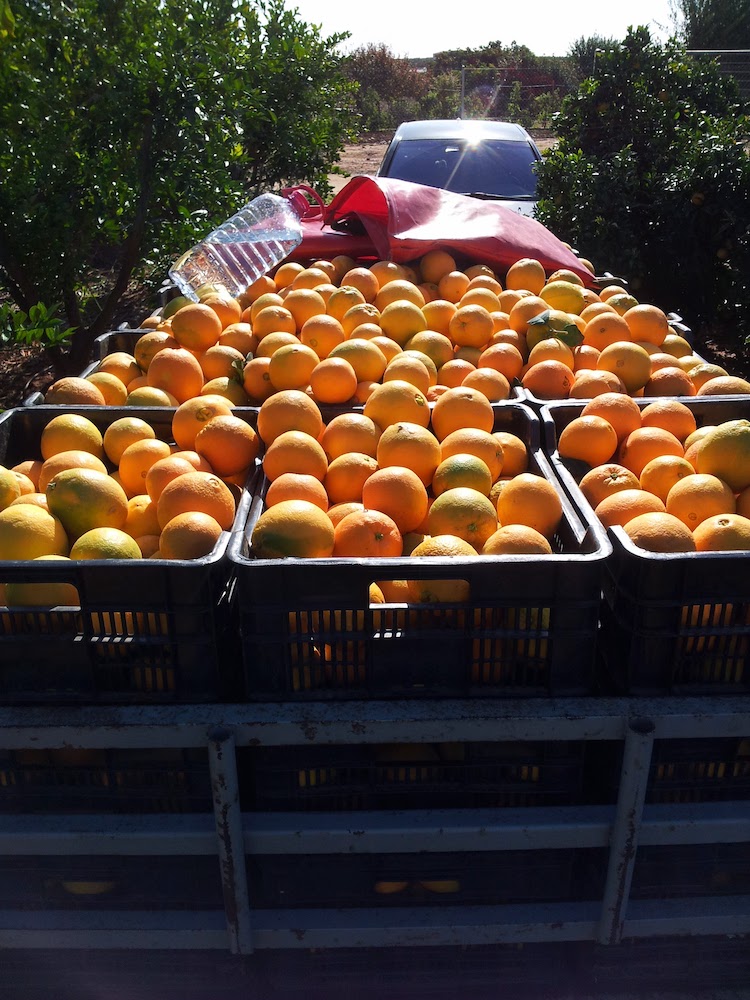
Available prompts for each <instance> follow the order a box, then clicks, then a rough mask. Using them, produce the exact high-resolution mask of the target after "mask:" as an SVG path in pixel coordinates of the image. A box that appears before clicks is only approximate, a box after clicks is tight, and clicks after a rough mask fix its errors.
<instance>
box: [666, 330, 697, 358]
mask: <svg viewBox="0 0 750 1000" xmlns="http://www.w3.org/2000/svg"><path fill="white" fill-rule="evenodd" d="M659 346H660V347H661V349H662V351H664V352H665V354H671V355H673V356H674V357H675V358H685V357H687V356H688V355H691V356H692V354H693V348H692V347H691V345H690V342H689V341H687V340H685V338H684V337H681V336H680V335H679V334H677V333H668V334H667V335H666V337H665V338H664V340H663V341H662V342H661V344H660V345H659Z"/></svg>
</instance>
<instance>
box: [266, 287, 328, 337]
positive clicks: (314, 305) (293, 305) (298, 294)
mask: <svg viewBox="0 0 750 1000" xmlns="http://www.w3.org/2000/svg"><path fill="white" fill-rule="evenodd" d="M284 307H285V308H286V309H288V310H289V312H290V313H291V314H292V316H293V317H294V322H295V327H296V330H297V331H300V330H301V329H302V327H303V326H304V325H305V323H306V322H307V320H309V319H311V318H312V317H313V316H321V315H324V314H325V312H326V300H325V299H324V298H323V296H322V295H321V294H320V292H316V291H315V289H314V288H292V290H291V291H290V292H289V294H288V295H287V296H285V298H284ZM253 329H255V326H254V325H253Z"/></svg>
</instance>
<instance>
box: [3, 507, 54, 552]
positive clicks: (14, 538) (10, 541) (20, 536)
mask: <svg viewBox="0 0 750 1000" xmlns="http://www.w3.org/2000/svg"><path fill="white" fill-rule="evenodd" d="M68 547H69V543H68V536H67V534H66V532H65V528H64V527H63V525H62V522H61V521H60V520H59V518H57V517H55V516H54V515H52V514H50V513H49V512H48V511H46V510H43V509H42V508H41V507H38V506H36V505H34V504H12V505H11V506H9V507H6V508H5V510H3V511H0V560H1V561H6V560H8V561H17V560H18V561H20V560H25V559H36V558H37V557H38V556H50V555H56V556H67V555H68Z"/></svg>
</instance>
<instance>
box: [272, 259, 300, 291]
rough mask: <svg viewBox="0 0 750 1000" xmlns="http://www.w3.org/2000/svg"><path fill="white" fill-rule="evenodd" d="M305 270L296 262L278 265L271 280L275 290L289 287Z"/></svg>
mask: <svg viewBox="0 0 750 1000" xmlns="http://www.w3.org/2000/svg"><path fill="white" fill-rule="evenodd" d="M304 270H305V268H304V266H303V265H302V264H300V263H298V261H292V260H288V261H285V262H284V263H283V264H279V266H278V267H277V268H276V270H275V272H274V274H273V280H274V283H275V285H276V287H277V288H286V287H287V286H288V285H291V284H292V283H293V281H294V279H295V278H296V277H297V275H298V274H300V273H301V272H302V271H304Z"/></svg>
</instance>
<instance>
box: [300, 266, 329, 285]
mask: <svg viewBox="0 0 750 1000" xmlns="http://www.w3.org/2000/svg"><path fill="white" fill-rule="evenodd" d="M330 276H331V275H330V272H328V271H324V270H323V269H322V268H320V267H316V266H315V265H314V264H311V265H310V266H309V267H306V268H304V269H303V270H302V271H298V272H297V274H296V276H295V278H294V279H293V281H292V284H291V287H292V288H317V287H318V285H324V284H327V283H328V281H329V279H330Z"/></svg>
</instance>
